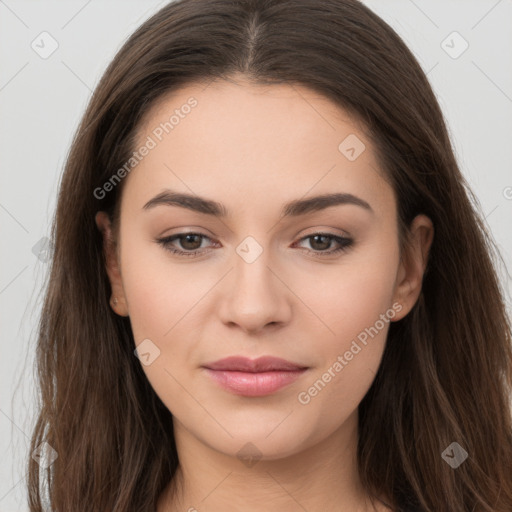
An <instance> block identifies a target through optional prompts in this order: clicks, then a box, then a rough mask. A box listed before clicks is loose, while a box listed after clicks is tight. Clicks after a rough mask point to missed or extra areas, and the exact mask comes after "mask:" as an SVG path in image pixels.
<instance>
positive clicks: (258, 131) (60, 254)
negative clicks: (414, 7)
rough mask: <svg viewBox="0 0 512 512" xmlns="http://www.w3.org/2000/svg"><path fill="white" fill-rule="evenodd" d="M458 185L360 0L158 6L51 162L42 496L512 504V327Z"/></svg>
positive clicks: (42, 356) (424, 88)
mask: <svg viewBox="0 0 512 512" xmlns="http://www.w3.org/2000/svg"><path fill="white" fill-rule="evenodd" d="M473 199H474V198H473V197H472V194H471V191H470V190H469V189H468V188H467V186H466V183H465V181H464V179H463V177H462V175H461V173H460V171H459V169H458V166H457V163H456V160H455V157H454V154H453V151H452V148H451V143H450V139H449V137H448V133H447V130H446V126H445V122H444V119H443V116H442V113H441V110H440V108H439V105H438V103H437V101H436V99H435V96H434V94H433V92H432V89H431V87H430V85H429V83H428V81H427V79H426V77H425V74H424V73H423V72H422V70H421V68H420V66H419V64H418V63H417V61H416V60H415V58H414V57H413V55H412V54H411V52H410V51H409V50H408V49H407V47H406V46H405V44H404V43H403V41H402V40H401V39H400V38H399V37H398V36H397V34H396V33H395V32H394V31H393V30H392V29H391V28H390V27H389V26H388V25H387V24H385V23H384V22H383V21H382V20H381V19H380V18H378V17H377V16H376V15H375V14H374V13H372V11H370V10H369V9H368V8H366V7H365V6H364V5H362V4H361V3H359V2H357V1H355V0H328V1H323V2H316V1H313V0H298V1H293V2H292V1H277V0H263V1H251V0H243V1H239V2H228V1H225V0H214V1H211V0H209V1H206V0H181V1H177V2H174V3H171V4H169V5H167V6H165V7H164V8H163V9H162V10H160V11H159V12H158V13H157V14H155V15H154V16H153V17H152V18H151V19H150V20H148V21H147V22H145V23H144V24H143V25H142V26H141V27H140V28H139V29H138V30H137V31H136V32H135V33H134V34H133V35H132V37H131V38H130V39H129V40H128V41H127V42H126V43H125V45H124V46H123V48H122V49H121V50H120V51H119V53H118V54H117V56H116V57H115V58H114V60H113V62H112V63H111V65H110V66H109V68H108V69H107V71H106V72H105V75H104V76H103V78H102V80H101V82H100V83H99V85H98V87H97V89H96V91H95V93H94V96H93V98H92V100H91V102H90V105H89V107H88V109H87V111H86V113H85V115H84V118H83V120H82V123H81V126H80V128H79V130H78V132H77V134H76V137H75V139H74V142H73V146H72V149H71V152H70V155H69V158H68V161H67V165H66V169H65V173H64V176H63V180H62V183H61V188H60V194H59V201H58V207H57V212H56V217H55V221H54V226H53V238H54V244H55V253H54V257H53V262H52V269H51V275H50V280H49V285H48V289H47V292H46V300H45V304H44V309H43V312H42V316H41V322H40V334H39V344H38V370H39V378H40V386H41V403H42V407H41V411H40V414H39V418H38V422H37V425H36V428H35V431H34V433H33V438H32V450H37V449H38V448H39V447H40V446H41V445H42V443H47V444H45V445H44V446H45V447H47V448H48V449H49V450H50V452H49V453H50V455H52V454H53V455H52V456H51V457H50V458H51V459H52V463H51V464H42V465H38V464H37V462H36V461H35V460H33V459H31V461H30V465H29V501H30V509H31V510H32V511H36V510H43V508H42V507H43V505H44V503H45V496H44V494H42V489H44V487H45V485H46V486H47V488H48V490H49V492H48V496H47V498H46V502H47V503H48V504H49V506H50V507H51V510H54V511H58V512H60V511H68V510H83V509H84V508H86V509H87V510H90V511H98V512H99V511H101V512H105V511H107V510H108V511H115V512H125V511H126V512H127V511H134V510H137V511H151V512H154V511H155V510H156V511H157V512H174V511H177V510H189V511H194V510H198V511H218V510H222V511H227V510H240V509H242V510H247V511H260V510H261V511H274V510H287V511H288V510H289V511H293V510H308V511H337V510H343V511H354V512H356V511H361V512H362V511H366V510H368V511H369V510H377V511H386V510H393V511H413V510H416V511H420V510H421V511H430V512H433V511H435V512H440V511H450V512H453V511H466V510H468V511H469V510H471V511H475V512H476V511H500V512H505V511H510V510H512V482H511V481H510V476H509V475H510V474H511V470H512V424H511V411H510V403H509V400H510V391H511V388H512V353H511V327H510V323H509V320H508V318H507V315H506V312H505V307H504V301H503V297H502V291H501V289H500V286H499V282H498V280H497V276H496V271H495V268H494V266H493V259H492V258H493V251H494V246H493V243H492V240H491V239H490V237H489V235H488V234H487V233H486V231H485V229H484V225H483V223H482V220H481V218H480V217H479V214H478V212H477V211H476V209H475V208H474V206H473V204H472V200H473ZM55 457H56V458H55ZM41 468H43V471H41Z"/></svg>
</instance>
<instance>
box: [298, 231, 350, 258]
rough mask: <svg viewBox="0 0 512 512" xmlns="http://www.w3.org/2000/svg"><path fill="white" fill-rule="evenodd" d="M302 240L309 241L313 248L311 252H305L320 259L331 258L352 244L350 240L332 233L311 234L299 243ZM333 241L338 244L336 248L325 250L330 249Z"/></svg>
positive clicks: (309, 250) (308, 250)
mask: <svg viewBox="0 0 512 512" xmlns="http://www.w3.org/2000/svg"><path fill="white" fill-rule="evenodd" d="M303 240H310V245H311V246H312V247H313V250H311V249H307V252H312V253H314V254H315V256H320V257H323V256H331V255H333V254H337V253H339V252H341V251H346V250H347V249H348V248H349V247H350V246H351V245H352V244H353V242H354V240H353V239H352V238H347V237H343V236H339V235H334V234H332V233H312V234H311V235H308V236H305V237H303V238H301V240H300V241H303ZM333 241H334V242H335V243H336V244H338V247H337V248H335V249H332V248H331V249H329V250H325V249H326V248H329V247H331V244H332V242H333Z"/></svg>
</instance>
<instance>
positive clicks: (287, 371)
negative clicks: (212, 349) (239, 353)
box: [204, 356, 307, 396]
mask: <svg viewBox="0 0 512 512" xmlns="http://www.w3.org/2000/svg"><path fill="white" fill-rule="evenodd" d="M204 368H205V369H206V371H207V373H208V374H209V375H210V377H212V378H213V379H214V380H215V381H216V382H217V383H219V384H220V385H221V386H222V387H224V388H226V389H228V390H229V391H231V392H232V393H235V394H237V395H243V396H264V395H269V394H271V393H273V392H275V391H277V390H279V389H281V388H283V387H284V386H287V385H288V384H291V383H292V382H294V381H295V380H297V379H298V378H299V377H300V376H301V375H302V374H303V373H304V372H305V371H306V370H307V367H305V366H301V365H298V364H295V363H291V362H290V361H285V360H284V359H279V358H276V357H270V356H264V357H260V358H258V359H248V358H246V357H227V358H225V359H221V360H219V361H215V362H214V363H208V364H205V365H204Z"/></svg>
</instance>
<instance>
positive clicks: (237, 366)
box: [203, 356, 307, 373]
mask: <svg viewBox="0 0 512 512" xmlns="http://www.w3.org/2000/svg"><path fill="white" fill-rule="evenodd" d="M203 366H204V367H205V368H209V369H210V370H225V371H239V372H248V373H259V372H271V371H293V370H295V371H296V370H303V369H305V368H307V367H306V366H303V365H300V364H296V363H292V362H290V361H286V360H284V359H280V358H278V357H272V356H263V357H258V358H257V359H249V358H247V357H242V356H231V357H226V358H224V359H219V360H218V361H215V362H213V363H208V364H205V365H203Z"/></svg>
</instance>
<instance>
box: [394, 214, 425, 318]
mask: <svg viewBox="0 0 512 512" xmlns="http://www.w3.org/2000/svg"><path fill="white" fill-rule="evenodd" d="M433 238H434V226H433V224H432V221H431V220H430V219H429V217H427V216H426V215H417V216H416V217H415V218H414V220H413V221H412V222H411V226H410V228H409V243H408V244H406V248H405V250H404V254H402V255H401V257H400V266H399V269H398V273H397V280H396V283H395V293H394V301H395V302H398V303H399V304H401V305H402V309H401V310H400V312H399V313H398V314H397V315H395V317H393V321H397V320H401V319H402V318H404V317H405V316H406V315H407V314H408V313H409V312H410V311H411V309H412V308H413V307H414V304H416V301H417V300H418V297H419V295H420V293H421V286H422V281H423V275H424V273H425V269H426V268H427V261H428V256H429V252H430V247H431V245H432V240H433Z"/></svg>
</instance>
